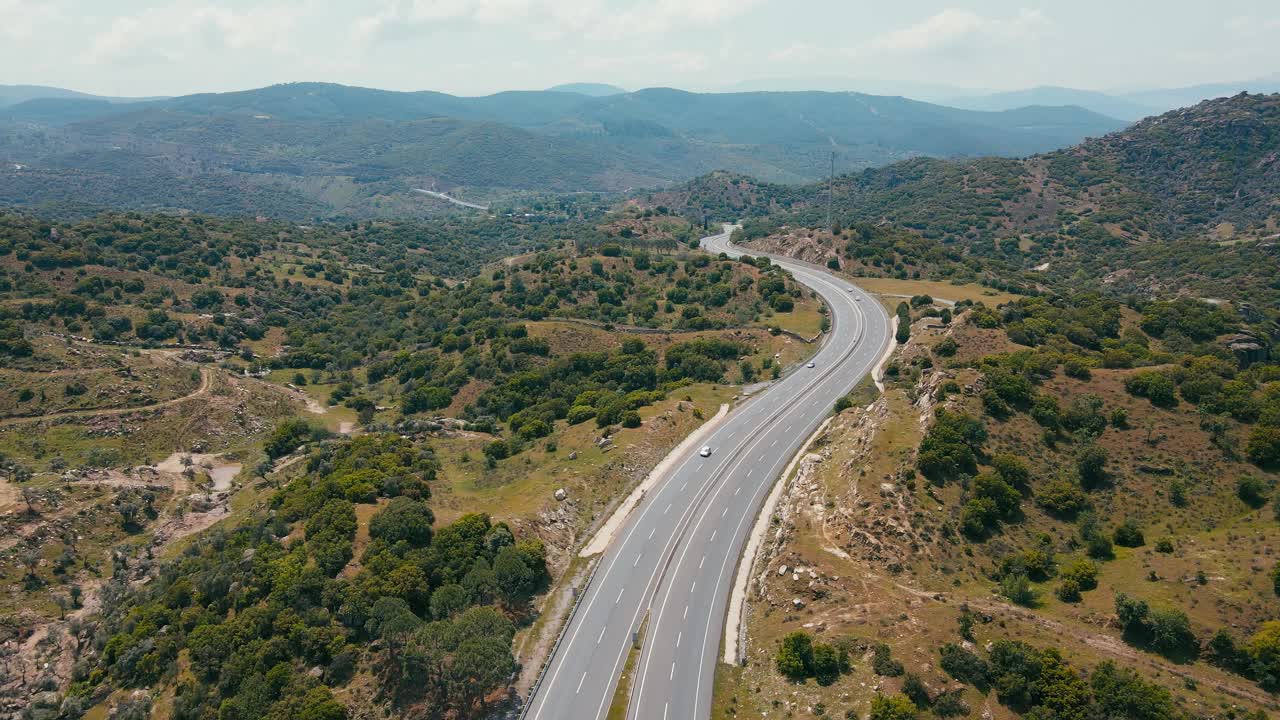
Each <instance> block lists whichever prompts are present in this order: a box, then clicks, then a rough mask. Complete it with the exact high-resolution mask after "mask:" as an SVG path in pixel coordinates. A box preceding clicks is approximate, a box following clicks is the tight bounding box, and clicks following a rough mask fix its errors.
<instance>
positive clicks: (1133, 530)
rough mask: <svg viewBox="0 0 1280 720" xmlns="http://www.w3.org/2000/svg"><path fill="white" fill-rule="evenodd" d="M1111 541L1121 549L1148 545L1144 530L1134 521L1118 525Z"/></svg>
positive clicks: (1126, 521)
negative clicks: (1143, 533)
mask: <svg viewBox="0 0 1280 720" xmlns="http://www.w3.org/2000/svg"><path fill="white" fill-rule="evenodd" d="M1111 539H1112V540H1113V541H1115V544H1116V545H1119V546H1120V547H1130V548H1133V547H1141V546H1142V545H1143V544H1145V543H1146V539H1145V538H1144V537H1143V535H1142V528H1140V527H1138V523H1136V522H1134V521H1133V520H1125V521H1124V522H1122V523H1120V524H1119V525H1117V526H1116V529H1115V531H1114V532H1113V533H1112V534H1111Z"/></svg>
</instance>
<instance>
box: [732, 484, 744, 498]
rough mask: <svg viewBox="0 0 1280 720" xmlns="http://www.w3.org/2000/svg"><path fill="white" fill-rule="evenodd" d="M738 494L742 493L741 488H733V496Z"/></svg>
mask: <svg viewBox="0 0 1280 720" xmlns="http://www.w3.org/2000/svg"><path fill="white" fill-rule="evenodd" d="M740 492H742V486H741V485H739V486H738V487H736V488H734V489H733V494H734V495H735V496H736V495H737V494H738V493H740Z"/></svg>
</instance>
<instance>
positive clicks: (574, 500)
mask: <svg viewBox="0 0 1280 720" xmlns="http://www.w3.org/2000/svg"><path fill="white" fill-rule="evenodd" d="M695 237H696V233H695V231H694V229H693V228H692V226H691V225H690V224H689V223H688V222H687V221H685V220H683V219H681V218H679V217H675V216H671V215H668V214H665V213H661V212H653V211H644V210H639V209H636V208H633V207H621V208H618V209H616V210H615V211H612V212H610V213H608V214H606V215H603V216H599V217H595V218H592V219H590V220H575V221H567V220H559V219H550V220H546V219H544V220H540V221H534V220H530V219H525V218H521V219H518V220H517V219H514V218H493V219H488V218H482V219H471V220H468V219H457V220H452V221H448V222H444V221H438V222H434V223H430V224H416V223H410V222H397V223H387V222H378V223H365V224H358V223H349V224H344V225H341V226H336V225H291V224H286V223H279V222H265V221H256V220H239V219H219V218H212V217H205V216H195V217H173V216H166V215H141V214H138V213H130V214H108V215H102V216H97V217H94V218H90V219H87V220H82V221H77V222H57V221H46V220H40V219H36V218H32V217H28V216H23V215H17V214H6V215H0V365H3V368H0V516H2V520H0V527H3V528H4V529H5V530H6V532H7V533H8V534H9V539H8V540H7V541H5V542H3V543H0V579H3V581H4V582H3V585H4V588H5V589H4V591H3V592H0V641H2V642H5V643H9V644H10V645H9V647H11V648H13V651H12V652H11V653H10V654H9V655H8V661H7V662H8V664H7V665H6V667H7V668H9V670H10V671H9V672H6V673H4V674H3V676H0V709H3V711H5V712H14V713H18V712H23V711H27V710H33V711H35V712H36V713H37V716H47V715H50V714H52V715H57V714H59V713H62V714H64V715H66V716H68V717H81V716H82V715H87V716H89V717H93V716H106V715H109V714H114V715H116V716H119V715H125V714H128V713H141V714H143V715H145V714H146V713H148V712H154V713H155V714H156V716H158V717H166V718H168V717H174V718H183V717H196V718H205V717H217V716H218V715H217V713H221V714H224V715H225V714H230V713H232V712H236V713H239V714H240V715H241V716H267V717H279V718H286V717H315V716H323V717H348V716H350V717H360V716H371V715H377V716H381V715H386V714H406V715H409V714H412V715H424V716H428V717H459V716H473V717H474V716H484V714H485V713H486V712H489V711H491V710H493V709H494V708H502V707H506V706H507V699H508V688H509V687H511V686H513V685H518V686H519V687H520V689H521V690H522V691H523V690H527V688H528V683H529V682H531V679H532V678H531V674H530V673H531V672H532V671H533V670H536V668H537V667H538V666H539V664H540V662H541V660H542V659H543V658H544V657H545V654H546V652H547V649H548V648H549V646H550V642H551V640H552V638H551V637H549V636H547V633H548V632H551V633H554V631H555V629H556V627H558V626H557V625H556V623H557V622H558V619H557V618H558V613H562V612H563V611H564V608H565V605H564V604H563V598H562V597H561V596H562V595H563V594H566V593H567V592H568V589H567V588H568V587H569V585H570V584H573V583H577V582H580V581H581V577H579V576H578V575H576V574H575V573H578V572H580V571H581V570H582V566H581V565H580V564H574V563H573V562H572V555H571V553H570V551H571V550H572V549H573V548H575V547H576V545H577V543H578V542H579V541H580V540H581V539H582V538H583V536H584V535H585V534H586V533H588V532H590V531H591V530H592V528H593V525H594V523H596V521H597V520H598V519H599V518H600V517H601V516H603V515H604V514H606V513H607V512H608V511H610V509H611V508H612V507H613V506H614V504H615V503H616V501H617V500H618V499H620V497H621V496H622V495H625V494H626V493H627V492H629V491H630V490H631V489H632V487H633V486H634V485H635V484H636V483H637V482H638V481H639V480H640V479H641V478H643V477H644V475H645V474H646V473H647V472H648V471H649V469H650V468H652V467H653V465H654V464H655V463H657V462H658V461H659V460H660V459H661V458H662V457H663V456H664V455H665V454H666V453H667V452H668V451H669V450H670V449H671V448H672V447H674V446H675V445H676V444H677V443H679V442H680V441H681V440H682V439H683V438H684V437H685V436H686V435H687V434H688V433H689V432H690V431H692V430H693V429H695V428H697V427H698V426H699V425H701V424H702V423H703V422H704V421H706V420H707V419H709V418H712V417H714V416H715V415H716V413H717V412H718V411H719V410H720V408H721V406H722V404H724V403H727V402H729V401H730V400H731V399H732V398H733V396H734V395H735V394H736V393H737V392H738V387H737V386H739V385H740V384H742V383H747V382H755V381H758V380H761V379H767V378H769V377H772V376H776V375H778V374H779V373H781V371H782V370H783V369H784V368H786V367H790V366H793V365H795V364H796V363H800V362H803V361H804V359H805V358H806V357H808V355H809V354H810V353H811V351H812V349H813V347H814V344H813V343H814V342H815V338H816V337H817V336H818V335H819V334H820V333H821V330H822V328H823V327H824V325H825V314H824V312H823V309H822V308H821V306H820V303H818V302H817V301H816V300H815V299H814V298H813V297H811V296H810V295H809V294H808V293H806V292H804V291H803V290H802V289H801V288H800V287H799V286H797V285H796V284H795V283H794V282H793V281H792V280H791V279H790V278H789V277H788V276H787V275H786V274H784V273H782V272H781V271H780V270H779V269H778V268H777V267H776V266H771V265H770V264H769V263H767V262H751V263H749V262H737V261H727V260H717V259H715V258H712V257H710V256H707V255H704V254H700V253H696V252H694V251H691V250H689V249H688V245H689V242H690V241H691V240H692V239H694V238H695ZM522 251H523V254H519V255H516V256H514V257H511V256H509V255H510V253H513V252H522ZM562 577H563V578H567V580H566V582H565V584H564V585H558V584H554V585H553V581H556V580H558V579H560V578H562ZM259 621H262V622H263V623H265V624H259ZM161 628H168V629H167V630H162V629H161ZM548 628H549V629H550V630H548ZM441 632H445V633H446V634H447V635H448V638H449V639H446V640H442V641H440V642H443V644H440V643H438V642H437V641H436V640H432V638H433V637H437V635H438V634H439V633H441ZM231 635H235V636H238V637H242V638H246V640H245V642H235V643H232V644H230V645H228V644H224V643H222V642H221V641H220V640H218V638H223V637H230V636H231ZM287 637H292V638H295V639H296V638H301V637H306V638H308V639H307V640H306V641H300V642H298V643H294V642H293V641H289V640H286V638H287ZM92 638H99V639H100V640H102V642H101V643H97V642H94V641H93V640H92ZM437 639H438V638H437ZM471 641H474V642H471ZM404 658H418V660H415V661H414V662H419V661H420V662H423V663H427V664H428V665H430V667H431V668H434V669H429V670H421V669H414V668H415V667H417V666H410V665H402V664H401V660H402V659H404ZM433 658H434V660H433ZM517 662H519V663H521V664H523V666H524V668H525V672H524V673H523V674H517V673H516V670H517V665H516V663H517ZM263 663H265V664H266V665H268V666H269V668H270V673H269V675H270V678H271V679H270V681H269V687H270V688H271V690H270V692H267V691H266V690H264V688H266V687H268V685H264V684H263V682H262V678H263V673H261V672H256V671H244V670H243V668H245V667H247V666H249V665H254V666H256V665H259V664H263ZM468 663H470V664H468ZM424 667H425V666H424ZM317 668H318V669H317ZM446 668H452V670H446ZM455 671H456V672H455ZM264 672H265V671H264ZM424 673H425V674H424ZM250 707H252V708H262V709H263V710H262V712H260V713H259V712H257V711H254V712H249V711H248V710H244V709H243V708H250ZM234 708H240V709H234ZM41 713H43V715H42V714H41ZM210 713H214V714H212V715H211V714H210Z"/></svg>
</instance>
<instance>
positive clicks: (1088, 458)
mask: <svg viewBox="0 0 1280 720" xmlns="http://www.w3.org/2000/svg"><path fill="white" fill-rule="evenodd" d="M1107 459H1108V454H1107V450H1106V448H1104V447H1101V446H1099V445H1094V444H1092V443H1090V444H1088V445H1085V446H1084V447H1082V448H1080V450H1079V451H1078V452H1077V453H1076V470H1077V472H1079V473H1080V482H1081V483H1082V484H1083V485H1084V486H1085V487H1087V488H1094V487H1098V486H1099V485H1101V484H1103V483H1104V482H1106V480H1107Z"/></svg>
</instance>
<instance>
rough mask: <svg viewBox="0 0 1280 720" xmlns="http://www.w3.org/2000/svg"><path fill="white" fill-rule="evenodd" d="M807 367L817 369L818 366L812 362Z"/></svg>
mask: <svg viewBox="0 0 1280 720" xmlns="http://www.w3.org/2000/svg"><path fill="white" fill-rule="evenodd" d="M805 367H807V368H811V367H816V366H815V365H814V364H813V363H812V362H810V363H809V364H808V365H805Z"/></svg>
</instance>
